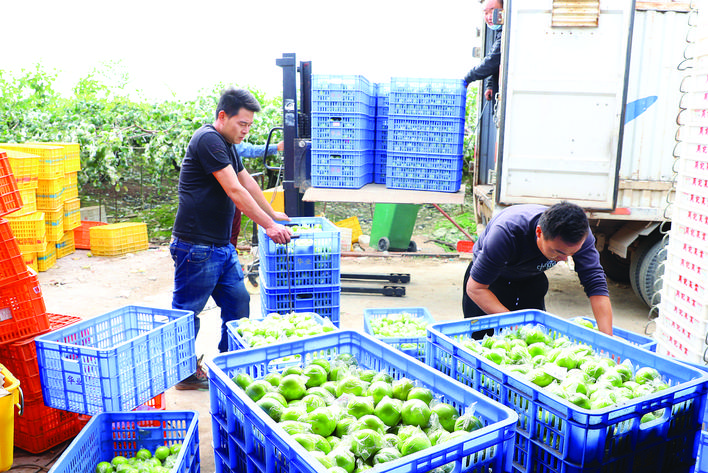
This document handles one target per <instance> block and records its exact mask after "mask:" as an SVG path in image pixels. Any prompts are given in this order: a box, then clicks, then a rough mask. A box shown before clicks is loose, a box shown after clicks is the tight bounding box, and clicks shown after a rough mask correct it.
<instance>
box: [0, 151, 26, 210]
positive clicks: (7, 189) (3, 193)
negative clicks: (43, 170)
mask: <svg viewBox="0 0 708 473" xmlns="http://www.w3.org/2000/svg"><path fill="white" fill-rule="evenodd" d="M20 208H22V200H21V199H20V192H19V191H18V189H17V183H16V182H15V176H14V175H13V174H12V169H11V168H10V160H9V159H8V158H7V153H6V152H5V151H0V217H2V216H3V215H7V214H9V213H12V212H14V211H15V210H19V209H20Z"/></svg>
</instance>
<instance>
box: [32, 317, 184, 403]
mask: <svg viewBox="0 0 708 473" xmlns="http://www.w3.org/2000/svg"><path fill="white" fill-rule="evenodd" d="M194 338H195V336H194V313H193V312H192V311H186V310H171V309H155V308H151V307H139V306H125V307H122V308H120V309H117V310H114V311H111V312H108V313H106V314H103V315H99V316H97V317H93V318H91V319H87V320H83V321H81V322H77V323H75V324H72V325H69V326H67V327H65V328H62V329H59V330H56V331H53V332H49V333H46V334H44V335H40V336H38V337H37V338H36V339H35V345H36V347H37V363H38V365H39V376H40V381H41V382H42V394H43V396H44V403H45V404H46V405H47V406H49V407H54V408H56V409H63V410H65V411H70V412H78V413H80V414H86V415H91V416H92V415H95V414H98V413H100V412H104V411H129V410H131V409H135V408H136V407H138V406H139V405H141V404H144V403H145V402H147V401H148V400H150V399H152V398H153V397H155V396H157V395H158V394H162V393H163V392H164V391H165V390H167V389H168V388H170V387H172V386H174V385H175V384H177V383H178V382H180V381H181V380H183V379H185V378H186V377H188V376H189V375H191V374H192V373H194V372H195V371H196V369H197V359H196V356H195V352H194Z"/></svg>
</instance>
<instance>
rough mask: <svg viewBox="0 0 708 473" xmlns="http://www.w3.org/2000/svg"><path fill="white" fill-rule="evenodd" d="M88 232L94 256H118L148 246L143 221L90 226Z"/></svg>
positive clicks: (145, 226)
mask: <svg viewBox="0 0 708 473" xmlns="http://www.w3.org/2000/svg"><path fill="white" fill-rule="evenodd" d="M89 232H90V240H91V253H93V254H94V255H96V256H118V255H123V254H126V253H132V252H135V251H142V250H147V248H148V237H147V225H146V224H145V223H140V222H125V223H112V224H109V225H101V226H97V227H92V228H91V229H90V230H89Z"/></svg>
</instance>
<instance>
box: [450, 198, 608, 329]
mask: <svg viewBox="0 0 708 473" xmlns="http://www.w3.org/2000/svg"><path fill="white" fill-rule="evenodd" d="M571 256H572V257H573V263H574V266H575V271H576V272H577V273H578V278H579V279H580V283H581V284H582V285H583V288H584V289H585V293H586V295H587V296H588V299H589V300H590V306H591V308H592V312H593V315H594V316H595V320H596V321H597V327H598V329H599V330H600V331H602V332H604V333H606V334H608V335H612V306H611V304H610V297H609V291H608V289H607V279H606V278H605V272H604V271H603V269H602V266H601V265H600V255H599V254H598V252H597V249H596V248H595V237H594V236H593V234H592V232H591V231H590V226H589V224H588V220H587V217H586V216H585V213H584V212H583V210H582V209H581V208H580V207H578V206H577V205H575V204H571V203H568V202H561V203H559V204H556V205H553V206H552V207H544V206H541V205H513V206H511V207H508V208H506V209H504V210H502V211H501V212H499V213H498V214H497V215H495V216H494V218H492V220H490V221H489V224H488V225H487V226H486V227H485V229H484V231H483V232H482V233H481V234H480V236H479V239H478V240H477V242H476V243H475V245H474V256H473V260H472V262H471V263H470V265H469V267H468V268H467V273H466V274H465V277H464V284H463V287H464V291H463V295H462V310H463V313H464V316H465V318H469V317H477V316H480V315H485V314H498V313H501V312H507V311H512V310H521V309H539V310H545V307H546V306H545V296H546V292H548V278H546V275H545V274H544V272H545V271H546V270H548V269H550V268H552V267H553V266H555V265H556V263H557V262H559V261H566V260H567V259H568V258H569V257H571Z"/></svg>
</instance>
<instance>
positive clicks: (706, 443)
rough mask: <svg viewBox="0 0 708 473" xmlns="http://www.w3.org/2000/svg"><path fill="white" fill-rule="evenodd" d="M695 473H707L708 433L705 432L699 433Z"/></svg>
mask: <svg viewBox="0 0 708 473" xmlns="http://www.w3.org/2000/svg"><path fill="white" fill-rule="evenodd" d="M695 473H708V432H706V431H705V430H703V431H701V438H700V443H699V444H698V458H696V471H695Z"/></svg>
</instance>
